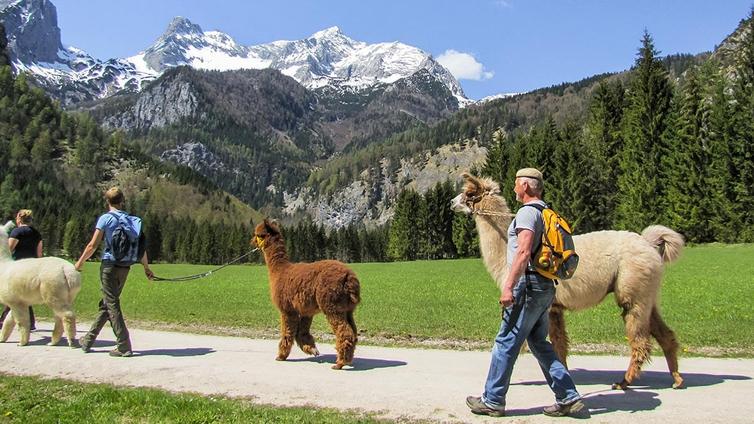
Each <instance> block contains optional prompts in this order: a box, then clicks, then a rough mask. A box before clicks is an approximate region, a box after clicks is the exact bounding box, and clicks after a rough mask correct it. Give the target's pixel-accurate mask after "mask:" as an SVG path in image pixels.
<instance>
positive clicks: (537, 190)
mask: <svg viewBox="0 0 754 424" xmlns="http://www.w3.org/2000/svg"><path fill="white" fill-rule="evenodd" d="M518 178H521V179H522V180H524V182H526V185H528V186H529V188H530V189H531V191H533V192H534V194H537V195H541V194H542V190H543V189H544V185H545V184H544V183H543V182H542V181H540V180H538V179H536V178H531V177H518Z"/></svg>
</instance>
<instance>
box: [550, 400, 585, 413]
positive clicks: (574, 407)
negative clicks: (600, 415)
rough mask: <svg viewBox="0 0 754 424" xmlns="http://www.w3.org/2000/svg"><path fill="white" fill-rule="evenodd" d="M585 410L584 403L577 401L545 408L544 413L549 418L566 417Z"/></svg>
mask: <svg viewBox="0 0 754 424" xmlns="http://www.w3.org/2000/svg"><path fill="white" fill-rule="evenodd" d="M583 408H584V402H582V401H581V399H576V400H574V401H571V402H569V403H556V404H555V405H551V406H548V407H545V409H543V410H542V412H543V413H544V414H545V415H547V416H548V417H564V416H566V415H571V414H573V413H574V412H579V411H581V410H582V409H583Z"/></svg>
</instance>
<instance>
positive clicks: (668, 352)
mask: <svg viewBox="0 0 754 424" xmlns="http://www.w3.org/2000/svg"><path fill="white" fill-rule="evenodd" d="M649 331H650V332H651V333H652V336H653V337H654V338H655V339H657V342H658V343H659V344H660V347H661V348H662V352H663V353H664V354H665V360H666V361H667V362H668V370H670V375H672V376H673V388H674V389H680V388H682V387H683V378H682V377H681V374H680V373H679V372H678V339H676V337H675V333H674V332H673V330H671V329H670V328H669V327H668V326H667V325H665V322H664V321H663V320H662V317H661V316H660V310H659V309H657V305H655V306H654V307H653V308H652V315H651V317H650V319H649Z"/></svg>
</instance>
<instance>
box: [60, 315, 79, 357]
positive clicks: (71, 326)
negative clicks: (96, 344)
mask: <svg viewBox="0 0 754 424" xmlns="http://www.w3.org/2000/svg"><path fill="white" fill-rule="evenodd" d="M63 328H65V336H66V337H67V338H68V347H73V348H75V347H77V343H78V342H77V341H76V313H75V312H73V309H71V307H70V306H69V307H68V309H67V310H66V311H65V312H63Z"/></svg>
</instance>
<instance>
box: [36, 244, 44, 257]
mask: <svg viewBox="0 0 754 424" xmlns="http://www.w3.org/2000/svg"><path fill="white" fill-rule="evenodd" d="M42 248H43V246H42V240H39V243H37V257H38V258H41V257H42Z"/></svg>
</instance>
